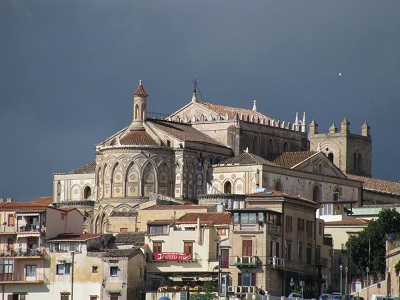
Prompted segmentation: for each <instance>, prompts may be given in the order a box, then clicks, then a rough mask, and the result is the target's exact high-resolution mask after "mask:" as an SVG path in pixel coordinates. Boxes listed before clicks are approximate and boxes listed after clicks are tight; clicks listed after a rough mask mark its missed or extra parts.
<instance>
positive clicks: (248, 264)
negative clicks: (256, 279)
mask: <svg viewBox="0 0 400 300" xmlns="http://www.w3.org/2000/svg"><path fill="white" fill-rule="evenodd" d="M259 262H260V260H259V259H258V257H257V256H235V257H234V262H233V265H235V266H236V267H238V268H255V267H256V266H257V265H258V264H259Z"/></svg>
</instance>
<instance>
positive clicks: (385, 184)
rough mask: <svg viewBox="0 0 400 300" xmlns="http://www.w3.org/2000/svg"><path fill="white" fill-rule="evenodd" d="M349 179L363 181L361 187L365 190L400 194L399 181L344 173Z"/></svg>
mask: <svg viewBox="0 0 400 300" xmlns="http://www.w3.org/2000/svg"><path fill="white" fill-rule="evenodd" d="M346 176H347V177H348V178H349V179H353V180H358V181H362V182H364V185H363V188H364V190H366V191H372V192H378V193H384V194H389V195H400V183H398V182H393V181H386V180H382V179H376V178H371V177H364V176H357V175H352V174H346Z"/></svg>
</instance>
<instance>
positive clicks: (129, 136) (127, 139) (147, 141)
mask: <svg viewBox="0 0 400 300" xmlns="http://www.w3.org/2000/svg"><path fill="white" fill-rule="evenodd" d="M119 142H120V143H121V145H149V146H157V145H158V144H157V143H156V141H155V140H153V138H152V137H151V136H150V135H149V134H148V133H147V132H146V131H144V130H131V131H128V132H127V133H126V134H124V135H123V136H122V137H121V138H120V140H119ZM116 143H117V139H114V140H113V141H112V142H111V145H115V144H116Z"/></svg>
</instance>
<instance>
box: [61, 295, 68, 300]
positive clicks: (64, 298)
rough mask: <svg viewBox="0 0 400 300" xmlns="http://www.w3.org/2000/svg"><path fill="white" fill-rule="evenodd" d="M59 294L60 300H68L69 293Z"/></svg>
mask: <svg viewBox="0 0 400 300" xmlns="http://www.w3.org/2000/svg"><path fill="white" fill-rule="evenodd" d="M60 296H61V297H60V299H61V300H69V294H65V293H63V294H61V295H60Z"/></svg>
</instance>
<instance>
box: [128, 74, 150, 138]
mask: <svg viewBox="0 0 400 300" xmlns="http://www.w3.org/2000/svg"><path fill="white" fill-rule="evenodd" d="M148 96H149V95H148V94H147V92H146V91H145V90H144V87H143V84H142V81H141V80H140V81H139V85H138V87H137V89H136V91H135V92H134V93H133V121H132V125H131V130H144V125H143V122H145V121H146V117H147V97H148Z"/></svg>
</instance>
